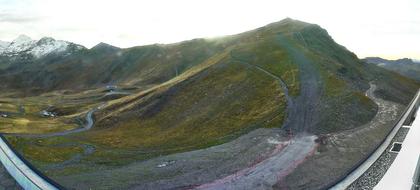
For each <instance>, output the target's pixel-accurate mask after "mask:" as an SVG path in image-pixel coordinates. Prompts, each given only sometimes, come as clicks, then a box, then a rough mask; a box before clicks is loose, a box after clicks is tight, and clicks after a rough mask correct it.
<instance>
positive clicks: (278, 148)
mask: <svg viewBox="0 0 420 190" xmlns="http://www.w3.org/2000/svg"><path fill="white" fill-rule="evenodd" d="M289 143H290V140H288V141H284V142H282V143H279V144H278V145H277V146H276V147H275V148H274V150H273V151H272V152H271V153H270V154H269V155H268V156H266V155H264V156H261V157H260V158H258V159H256V160H255V161H254V162H253V163H252V164H251V165H250V166H249V167H247V168H244V169H242V170H239V171H238V172H236V173H234V174H231V175H228V176H226V177H224V178H222V179H217V180H215V181H213V182H211V183H205V184H202V185H199V186H197V187H196V188H195V189H205V188H209V187H215V186H219V185H223V184H224V183H226V182H229V181H231V180H234V179H237V178H239V177H241V176H244V175H245V174H246V173H247V172H249V171H251V170H252V169H254V168H255V167H256V166H257V165H258V164H260V163H262V162H264V161H265V160H267V159H268V158H270V157H271V156H273V155H275V154H277V153H279V152H281V151H282V150H283V149H284V147H286V146H287V145H289Z"/></svg>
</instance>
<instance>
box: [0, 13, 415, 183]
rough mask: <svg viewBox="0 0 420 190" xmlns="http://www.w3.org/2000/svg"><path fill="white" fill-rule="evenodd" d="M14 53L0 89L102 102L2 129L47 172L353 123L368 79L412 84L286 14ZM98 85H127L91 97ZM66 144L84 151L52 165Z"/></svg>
mask: <svg viewBox="0 0 420 190" xmlns="http://www.w3.org/2000/svg"><path fill="white" fill-rule="evenodd" d="M4 60H6V61H4ZM11 61H12V60H7V58H2V62H0V65H2V66H1V67H0V68H1V70H0V81H2V83H1V84H0V85H1V87H2V88H4V89H10V90H11V91H13V92H16V93H15V94H12V95H9V94H6V95H4V96H5V97H11V96H18V97H22V96H38V95H45V94H49V93H56V94H55V95H51V96H49V97H50V99H51V102H50V104H53V105H57V107H58V108H60V106H59V104H60V103H61V102H62V101H63V100H66V101H72V102H81V103H80V105H83V108H86V109H88V108H92V107H94V106H97V105H100V103H106V105H105V106H104V107H103V108H102V109H100V110H98V111H97V112H96V113H95V125H94V127H93V128H92V129H91V130H88V131H84V132H80V133H74V134H71V135H66V136H58V137H44V138H31V137H15V136H8V139H9V140H10V141H11V143H12V144H13V145H14V146H15V148H16V149H18V150H19V151H20V152H21V153H22V154H23V155H24V156H25V157H26V158H28V159H29V160H30V161H31V162H32V163H34V164H35V165H36V166H37V167H39V168H40V169H41V170H42V171H44V172H45V173H46V174H48V175H50V176H52V178H53V179H54V178H60V177H63V176H70V175H71V176H72V177H74V176H77V175H89V173H90V172H97V171H98V170H99V171H100V170H108V169H113V168H115V167H119V166H126V165H128V164H130V163H133V162H135V161H141V160H147V159H150V158H154V157H158V156H163V155H168V154H171V153H178V152H185V151H190V150H197V149H201V148H206V147H211V146H214V145H219V144H223V143H226V142H229V141H232V140H233V139H236V138H238V137H240V136H241V135H243V134H246V133H248V132H250V131H253V130H255V129H258V128H281V129H284V130H285V131H286V130H287V131H288V132H290V133H292V134H300V133H313V134H320V135H322V134H329V133H333V132H338V131H343V130H348V129H353V128H356V127H358V126H361V125H362V124H365V123H367V122H369V121H370V120H371V119H372V118H373V117H374V116H375V114H376V111H377V105H376V104H375V103H374V102H373V101H372V100H371V99H369V98H368V97H367V96H365V91H366V90H367V89H368V88H369V82H372V81H373V82H374V83H375V84H377V86H378V90H377V92H376V93H377V94H378V95H380V96H381V97H383V98H384V99H387V100H391V101H394V102H398V103H401V104H405V105H406V104H407V103H408V102H409V101H410V100H411V96H412V95H413V94H414V93H415V91H416V90H417V88H418V87H419V86H420V84H419V83H418V82H415V81H413V80H410V79H407V78H405V77H403V76H401V75H398V74H396V73H392V72H388V71H386V70H384V69H382V68H379V67H377V66H375V65H372V64H368V63H365V62H363V61H361V60H359V59H358V58H357V56H356V55H355V54H353V53H352V52H350V51H348V50H347V49H346V48H345V47H343V46H341V45H339V44H337V43H336V42H335V41H334V40H333V39H332V38H331V37H330V36H329V34H328V33H327V31H326V30H324V29H322V28H321V27H320V26H318V25H314V24H309V23H304V22H300V21H296V20H292V19H285V20H282V21H280V22H277V23H272V24H269V25H267V26H264V27H261V28H258V29H255V30H252V31H249V32H245V33H241V34H237V35H232V36H226V37H220V38H213V39H195V40H190V41H185V42H180V43H176V44H168V45H161V44H156V45H149V46H140V47H133V48H127V49H119V48H115V47H111V46H108V45H106V44H102V45H100V46H97V47H94V48H92V49H90V50H81V51H80V52H78V53H77V54H74V55H71V56H69V57H66V58H64V59H60V57H47V58H44V59H42V60H30V61H29V62H30V63H27V62H22V61H19V60H17V61H16V60H14V61H12V62H13V63H12V64H9V65H6V62H11ZM5 65H6V66H5ZM106 85H117V86H122V87H125V88H127V89H132V90H131V91H130V92H131V93H132V94H131V95H126V96H122V97H118V98H111V99H106V101H103V99H98V98H96V99H95V97H96V96H99V97H100V95H101V94H100V92H99V90H98V89H103V87H104V86H106ZM70 96H71V98H70ZM53 97H60V98H53ZM89 100H92V101H89ZM22 101H25V98H23V99H22ZM76 105H77V104H76ZM61 109H64V108H61ZM68 109H69V108H68ZM0 111H1V110H0ZM84 113H86V110H85V112H82V111H80V110H78V109H76V108H72V109H70V111H69V112H68V113H67V114H64V115H65V117H67V119H70V120H71V119H73V121H74V122H75V123H76V121H79V122H80V118H81V115H83V114H84ZM347 113H351V114H347ZM86 147H93V148H92V149H94V152H92V153H89V154H87V153H86ZM50 148H53V149H54V151H47V150H51V149H50ZM88 150H90V149H88ZM72 155H85V156H82V157H81V158H80V160H78V162H70V164H66V165H64V166H62V167H49V165H50V164H56V163H61V162H63V161H65V160H68V159H69V158H71V157H72Z"/></svg>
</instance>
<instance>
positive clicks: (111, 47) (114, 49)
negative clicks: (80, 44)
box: [91, 42, 121, 52]
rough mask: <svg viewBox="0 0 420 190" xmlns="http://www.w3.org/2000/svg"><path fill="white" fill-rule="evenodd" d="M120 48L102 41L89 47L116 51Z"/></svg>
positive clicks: (97, 49)
mask: <svg viewBox="0 0 420 190" xmlns="http://www.w3.org/2000/svg"><path fill="white" fill-rule="evenodd" d="M120 49H121V48H119V47H116V46H113V45H110V44H107V43H104V42H100V43H99V44H97V45H95V46H93V47H92V48H91V50H95V51H107V52H109V51H117V50H120Z"/></svg>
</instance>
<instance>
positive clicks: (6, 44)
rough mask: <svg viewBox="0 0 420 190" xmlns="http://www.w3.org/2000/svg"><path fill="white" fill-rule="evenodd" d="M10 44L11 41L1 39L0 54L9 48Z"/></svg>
mask: <svg viewBox="0 0 420 190" xmlns="http://www.w3.org/2000/svg"><path fill="white" fill-rule="evenodd" d="M9 44H10V42H5V41H1V40H0V54H1V52H3V51H4V49H6V48H7V46H9Z"/></svg>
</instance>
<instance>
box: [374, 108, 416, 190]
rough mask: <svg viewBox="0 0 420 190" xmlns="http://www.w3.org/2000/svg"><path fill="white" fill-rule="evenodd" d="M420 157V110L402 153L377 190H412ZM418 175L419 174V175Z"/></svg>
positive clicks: (404, 143)
mask: <svg viewBox="0 0 420 190" xmlns="http://www.w3.org/2000/svg"><path fill="white" fill-rule="evenodd" d="M419 156H420V109H419V110H417V117H416V119H415V120H414V122H413V124H412V125H411V127H410V130H409V132H408V134H407V136H406V138H405V140H404V141H403V143H402V147H401V150H400V152H399V153H398V156H397V158H395V160H394V162H393V163H392V165H391V167H390V168H389V169H388V171H387V172H386V174H385V176H384V177H383V178H382V179H381V181H380V182H379V183H378V185H376V186H375V188H374V189H375V190H388V189H389V190H395V189H407V190H409V189H411V187H412V185H413V178H414V175H415V170H416V168H417V164H418V160H419ZM417 175H418V174H417Z"/></svg>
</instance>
